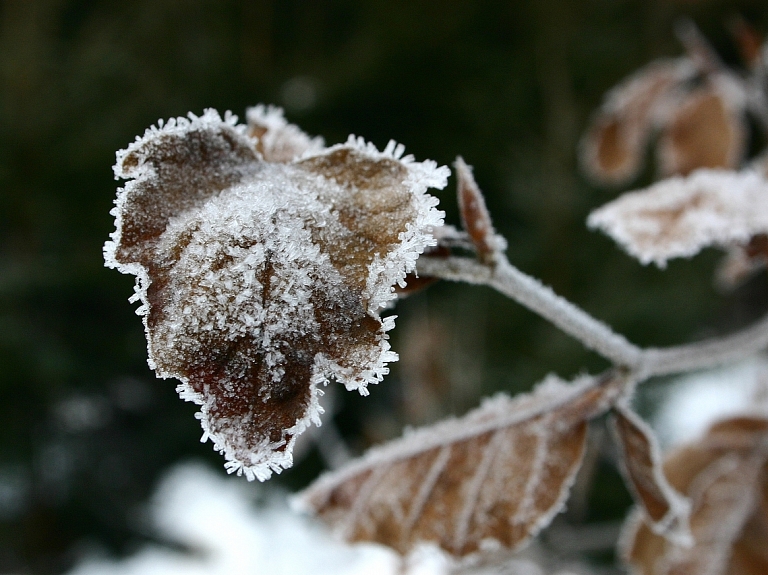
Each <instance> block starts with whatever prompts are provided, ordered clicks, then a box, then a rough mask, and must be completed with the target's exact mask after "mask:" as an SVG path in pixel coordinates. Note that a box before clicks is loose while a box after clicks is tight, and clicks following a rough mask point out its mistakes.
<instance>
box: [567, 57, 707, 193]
mask: <svg viewBox="0 0 768 575" xmlns="http://www.w3.org/2000/svg"><path fill="white" fill-rule="evenodd" d="M695 74H696V69H695V68H694V66H693V64H692V63H691V61H690V60H689V59H688V58H679V59H675V60H657V61H655V62H652V63H651V64H649V65H647V66H645V67H644V68H642V69H641V70H638V71H637V72H636V73H635V74H633V75H632V76H630V77H629V78H628V79H626V80H624V81H623V82H622V83H621V84H619V85H618V86H616V87H615V88H613V89H612V90H611V91H610V92H609V93H608V94H607V96H606V97H605V101H604V102H603V105H602V106H601V107H600V111H599V112H598V114H597V116H596V117H595V118H594V119H593V121H592V125H591V126H590V128H589V131H588V132H587V134H586V135H585V136H584V138H583V139H582V141H581V144H580V152H581V154H580V155H581V160H582V164H583V166H584V168H585V170H586V172H587V174H588V175H589V176H591V177H592V178H594V179H595V180H597V181H598V182H601V183H605V184H613V185H620V184H622V183H625V182H628V181H629V180H631V179H632V178H634V177H635V176H636V175H637V173H638V172H639V170H640V166H641V165H642V159H643V156H644V155H645V146H646V144H647V143H648V140H649V138H650V136H651V133H652V132H653V130H654V128H655V127H656V123H657V120H658V118H659V117H660V116H663V115H664V113H663V112H664V108H665V106H666V105H667V102H668V100H669V96H670V93H671V92H672V91H673V90H675V89H676V88H677V87H678V86H679V85H680V84H681V83H683V82H685V81H686V80H688V79H689V78H691V77H693V76H694V75H695Z"/></svg>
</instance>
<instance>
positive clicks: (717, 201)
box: [587, 170, 768, 268]
mask: <svg viewBox="0 0 768 575" xmlns="http://www.w3.org/2000/svg"><path fill="white" fill-rule="evenodd" d="M587 224H588V225H589V227H591V228H600V229H601V230H602V231H604V232H605V233H607V234H608V235H609V236H611V237H612V238H613V239H614V240H615V241H616V242H618V243H619V244H620V245H621V246H622V247H623V248H624V249H625V250H626V251H627V252H628V253H629V254H630V255H632V256H634V257H636V258H637V259H638V260H640V261H641V262H642V263H643V264H648V263H650V262H654V263H655V264H656V265H658V266H659V267H662V268H663V267H665V266H666V264H667V261H668V260H670V259H672V258H678V257H691V256H693V255H695V254H697V253H698V252H699V251H701V250H702V249H703V248H705V247H708V246H720V247H726V246H730V245H733V244H737V243H745V242H747V241H749V239H750V238H751V237H752V236H754V235H756V234H761V233H766V232H768V181H766V180H765V179H764V178H763V177H762V176H761V175H759V174H758V173H757V172H752V171H744V172H730V171H724V170H697V171H696V172H694V173H693V174H691V175H690V176H688V177H684V178H682V177H675V178H669V179H667V180H663V181H661V182H658V183H656V184H654V185H652V186H651V187H649V188H647V189H645V190H640V191H635V192H630V193H627V194H624V195H623V196H621V197H620V198H618V199H617V200H614V201H613V202H610V203H609V204H606V205H604V206H602V207H601V208H599V209H597V210H595V211H594V212H592V213H591V214H590V216H589V218H588V220H587Z"/></svg>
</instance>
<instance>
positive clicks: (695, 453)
mask: <svg viewBox="0 0 768 575" xmlns="http://www.w3.org/2000/svg"><path fill="white" fill-rule="evenodd" d="M767 440H768V420H765V419H763V418H757V417H737V418H733V419H729V420H725V421H722V422H720V423H717V424H715V425H714V426H712V428H711V429H710V431H709V433H708V434H707V435H706V437H704V438H703V439H702V440H701V441H700V442H698V443H695V444H692V445H689V446H687V447H683V448H681V449H678V450H676V451H674V452H673V453H672V454H671V455H670V456H669V457H668V458H667V461H666V463H665V473H666V475H667V477H668V478H669V481H670V483H671V484H672V485H673V486H674V487H675V488H676V489H677V490H678V491H680V492H681V493H684V494H685V495H687V496H688V497H689V498H690V500H691V504H692V508H691V518H690V524H691V533H692V535H693V540H694V545H693V546H689V547H686V546H681V545H675V544H674V543H672V542H670V541H669V540H668V539H665V538H663V537H661V536H659V535H657V534H655V533H653V531H652V530H651V529H650V528H649V527H648V526H647V524H646V523H645V521H644V520H643V518H642V516H641V515H640V514H638V513H635V514H634V515H633V516H631V517H630V519H629V521H628V525H627V528H626V531H625V534H624V536H623V538H622V539H623V542H622V546H623V548H624V555H625V559H626V560H627V561H628V562H629V563H630V564H631V565H632V567H633V569H634V571H633V572H634V573H637V574H642V575H677V574H681V575H682V574H688V573H691V574H693V573H695V574H697V575H725V574H726V573H727V574H729V575H757V574H759V573H766V572H768V552H767V551H766V545H765V541H766V539H765V536H766V534H768V499H767V498H766V495H768V493H767V491H768V486H767V485H766V479H767V476H766V471H767V469H766V459H768V452H767V451H766V445H767V443H766V441H767Z"/></svg>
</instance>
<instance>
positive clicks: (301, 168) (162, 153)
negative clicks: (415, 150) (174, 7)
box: [104, 107, 447, 480]
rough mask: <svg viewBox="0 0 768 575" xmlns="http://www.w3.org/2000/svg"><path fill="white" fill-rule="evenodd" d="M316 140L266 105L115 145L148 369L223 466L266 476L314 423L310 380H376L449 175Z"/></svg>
mask: <svg viewBox="0 0 768 575" xmlns="http://www.w3.org/2000/svg"><path fill="white" fill-rule="evenodd" d="M401 156H402V148H401V147H397V146H391V147H388V148H387V149H386V150H385V151H384V152H379V151H378V150H376V148H375V147H373V146H372V145H370V144H367V143H365V142H363V141H361V140H354V141H352V140H350V141H349V142H347V143H346V144H341V145H337V146H333V147H330V148H325V147H323V146H322V142H321V141H320V140H318V139H311V138H309V137H308V136H306V135H305V134H303V132H301V131H300V130H299V129H298V128H297V127H295V126H291V125H289V124H287V122H285V120H284V119H283V118H282V113H281V112H280V111H278V110H277V109H270V108H264V107H256V108H252V109H250V110H249V111H248V125H247V126H243V125H238V124H237V122H236V119H235V118H234V117H233V116H226V117H225V118H224V119H222V118H221V117H220V116H219V114H218V113H217V112H215V111H213V110H208V111H206V112H205V114H204V115H202V116H200V117H197V116H190V117H188V118H180V119H176V120H170V121H168V122H166V123H159V124H158V126H156V127H152V128H150V129H149V130H147V132H146V133H145V134H144V136H143V137H141V138H138V139H137V140H136V142H134V143H133V144H131V145H130V146H129V147H128V148H127V149H125V150H123V151H121V152H118V156H117V159H118V161H117V165H116V167H115V174H116V175H117V176H119V177H121V178H124V179H127V180H128V181H127V182H126V184H125V186H124V187H123V188H121V189H120V190H119V191H118V196H117V200H116V202H115V204H116V205H115V208H114V209H113V211H112V214H113V215H114V216H115V218H116V219H115V226H116V230H115V232H113V234H112V236H111V240H110V241H108V242H107V243H106V245H105V249H104V254H105V261H106V264H107V266H109V267H114V268H117V269H118V270H119V271H121V272H123V273H129V274H133V275H135V276H136V277H137V285H136V295H135V296H134V299H135V300H138V301H140V302H141V306H140V308H139V310H138V312H139V313H140V315H142V316H143V321H144V325H145V330H146V335H147V342H148V350H149V364H150V366H151V367H152V368H153V369H155V371H156V373H157V375H158V376H159V377H163V378H168V377H174V378H177V379H179V380H180V381H181V384H180V385H179V386H178V388H177V389H178V391H179V394H180V396H181V397H182V398H183V399H185V400H187V401H193V402H195V403H196V404H198V405H200V406H201V410H200V413H199V414H198V418H199V419H200V422H201V425H202V427H203V430H204V435H203V439H204V440H207V439H210V440H211V441H212V442H213V444H214V447H215V448H216V449H217V450H219V451H220V452H222V453H223V454H224V456H225V457H226V459H227V464H226V467H227V469H228V471H230V472H236V473H238V474H244V475H245V476H246V477H247V478H248V479H259V480H265V479H267V478H269V477H270V476H271V474H272V473H273V472H279V471H280V470H282V469H285V468H287V467H289V466H290V465H291V464H292V455H291V454H292V449H293V444H294V442H295V439H296V436H297V435H298V434H300V433H301V432H302V431H304V430H305V429H306V428H307V427H308V426H309V424H310V423H312V422H315V423H318V424H319V415H320V414H321V413H322V410H321V408H320V406H319V405H318V395H319V394H320V393H321V392H320V390H319V389H318V386H320V385H321V384H322V385H325V384H326V383H327V382H328V381H329V379H335V380H336V381H338V382H340V383H343V384H344V385H345V386H346V387H347V388H348V389H351V390H352V389H356V390H359V391H360V392H361V393H364V392H365V389H366V386H367V385H368V384H369V383H377V382H378V381H381V379H382V378H383V376H384V375H385V374H386V373H387V371H388V368H387V367H386V365H387V363H388V362H390V361H395V360H396V359H397V355H396V354H395V353H393V352H392V351H390V346H389V342H388V341H387V333H386V332H387V331H388V330H389V329H391V328H392V327H393V326H394V319H393V318H391V317H389V318H382V317H381V316H380V311H381V310H382V309H383V307H384V306H385V304H386V303H387V302H388V301H389V300H391V299H392V298H394V297H395V295H394V292H393V286H395V285H396V284H398V283H399V282H402V281H403V279H404V278H405V276H406V274H407V273H409V272H410V271H412V270H413V269H414V266H415V261H416V259H417V258H418V256H419V254H420V253H421V252H423V250H424V249H425V248H426V247H427V246H430V245H433V244H434V239H433V236H432V229H433V228H434V227H436V226H440V225H442V219H443V213H442V212H440V211H438V210H437V209H436V205H437V203H438V202H437V199H436V198H434V197H432V196H431V195H429V194H427V189H428V188H430V187H437V188H442V187H444V186H445V184H446V178H447V168H440V167H437V166H436V165H435V164H434V163H433V162H416V161H415V160H414V159H413V158H412V157H410V156H408V157H401Z"/></svg>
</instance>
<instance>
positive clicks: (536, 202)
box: [0, 0, 768, 573]
mask: <svg viewBox="0 0 768 575" xmlns="http://www.w3.org/2000/svg"><path fill="white" fill-rule="evenodd" d="M737 13H740V14H742V15H743V16H745V17H746V18H747V20H748V21H750V22H751V23H752V24H753V25H754V26H755V27H756V28H757V29H758V30H759V31H760V32H766V31H767V30H768V14H766V10H765V2H764V0H754V1H746V0H745V1H740V2H723V1H716V0H710V1H706V0H702V1H699V2H695V1H688V2H683V1H680V2H669V1H660V0H580V1H576V0H542V1H535V0H525V1H516V2H498V1H496V2H482V1H472V0H432V1H414V0H377V1H361V0H346V1H345V0H312V1H309V0H305V1H299V0H274V1H266V0H265V1H253V2H248V1H232V0H222V1H213V0H124V1H120V2H117V1H94V0H3V1H0V437H2V440H0V572H6V571H11V570H15V571H20V572H29V573H52V572H61V571H63V570H64V569H66V568H67V567H68V566H70V565H71V564H72V562H73V561H75V560H76V559H77V557H78V556H80V554H82V553H84V552H87V551H89V550H94V549H106V550H108V551H110V552H117V553H120V552H130V551H131V550H132V549H135V548H136V546H137V545H139V544H140V543H141V542H142V541H144V540H146V539H147V538H151V537H152V536H153V535H152V531H151V529H150V528H149V527H148V526H147V524H146V521H144V520H143V519H142V517H143V515H142V511H141V510H142V503H143V502H144V501H145V499H146V497H147V496H148V495H149V494H150V493H151V490H152V488H153V486H154V485H155V483H156V481H157V479H158V477H159V475H160V474H161V473H162V472H163V471H164V470H165V469H167V468H168V466H169V465H171V464H173V463H174V462H176V461H179V460H182V459H185V458H189V457H196V458H203V459H207V460H209V461H211V462H213V465H215V466H217V468H219V469H221V470H222V473H223V472H224V471H223V465H222V464H223V461H222V460H221V459H220V458H219V456H218V455H216V454H215V453H213V450H212V449H211V446H210V444H206V445H201V444H199V443H198V438H199V436H200V429H199V425H198V423H197V421H196V420H195V419H194V418H193V413H194V411H195V409H194V407H193V406H192V405H190V404H185V403H183V402H181V401H180V400H179V399H178V398H177V397H176V394H175V392H174V383H173V382H172V381H161V380H156V379H155V378H154V376H153V374H152V373H151V372H150V371H149V369H148V368H147V366H146V346H145V343H144V336H143V332H142V326H141V322H140V320H139V318H137V317H135V316H134V314H133V308H134V307H135V306H131V305H130V304H128V302H127V301H126V300H127V298H128V296H129V295H130V294H131V293H132V285H133V279H132V278H131V277H127V276H121V275H120V274H118V273H117V272H115V271H113V270H107V269H105V268H103V262H102V257H101V246H102V244H103V242H104V241H105V240H106V239H107V237H108V234H109V232H110V231H111V230H112V229H113V218H112V217H111V216H110V215H109V214H108V212H109V210H110V208H111V205H112V201H113V198H114V196H115V188H116V186H117V185H118V184H117V183H116V182H115V181H114V180H113V177H112V170H111V166H112V164H113V163H114V153H115V151H116V150H118V149H120V148H123V147H125V146H127V145H128V144H129V143H130V142H131V141H132V140H133V138H134V137H135V136H136V135H138V134H141V133H143V131H144V129H145V128H146V127H148V126H149V125H150V124H152V123H154V122H156V121H157V120H158V119H159V118H168V117H172V116H178V115H184V114H186V113H187V112H188V111H193V112H195V113H201V112H202V111H203V109H204V108H206V107H214V108H217V109H219V110H220V111H222V112H223V111H224V110H227V109H229V110H232V111H233V112H235V113H237V114H240V115H241V117H242V115H243V113H244V110H245V108H246V107H247V106H249V105H254V104H256V103H259V102H265V103H275V104H278V105H283V106H285V107H286V114H287V116H288V118H289V119H290V120H291V121H293V122H295V123H297V124H299V125H300V126H301V127H302V128H303V129H305V130H306V131H307V132H308V133H310V134H320V135H323V136H324V137H325V138H326V142H328V143H335V142H338V141H340V140H343V139H346V136H347V135H348V134H349V133H355V134H358V135H362V136H364V137H365V138H366V139H369V140H371V141H373V142H374V143H375V144H377V145H378V146H380V147H381V146H383V145H385V144H386V142H387V141H388V140H389V139H390V138H393V139H396V140H397V141H399V142H402V143H404V144H405V145H406V149H407V150H408V151H409V152H410V153H413V154H414V155H415V156H416V157H417V158H418V159H425V158H431V159H434V160H436V161H438V162H440V163H441V164H450V163H451V162H452V161H453V159H454V158H455V156H456V155H457V154H461V155H462V156H463V157H464V158H465V159H466V161H467V162H468V163H470V164H473V165H474V166H475V174H476V177H477V180H478V182H479V183H480V185H481V187H482V188H483V189H484V191H485V192H486V194H487V198H488V204H489V207H490V209H491V212H492V214H493V217H494V221H495V223H496V224H497V227H498V229H499V230H500V231H501V232H502V233H503V234H505V235H506V237H507V238H508V239H509V243H510V249H509V255H510V259H511V260H512V262H513V263H515V264H516V265H518V266H519V267H520V268H522V269H523V270H525V271H527V272H529V273H532V274H534V275H536V276H538V277H540V278H541V279H542V280H543V281H544V282H546V283H547V284H550V285H551V286H553V288H554V289H555V290H556V291H557V292H558V293H560V294H563V295H565V296H567V297H568V298H570V299H571V300H573V301H575V302H577V303H578V304H579V305H581V306H583V307H584V308H585V309H587V310H588V311H589V312H591V313H593V314H595V315H596V316H597V317H599V318H601V319H603V320H605V321H607V322H608V323H609V324H611V325H612V326H614V327H615V328H616V329H617V330H619V331H620V332H622V333H624V334H626V335H627V336H628V337H629V338H630V339H632V340H633V341H635V342H637V343H640V344H655V345H663V344H671V343H676V342H682V341H688V340H690V339H692V338H695V337H701V336H704V335H708V334H711V333H714V332H715V331H717V330H723V329H726V328H730V327H734V326H736V325H738V324H741V323H744V322H745V321H747V320H748V319H749V318H750V317H752V316H753V315H754V307H755V304H754V303H753V301H752V300H754V299H755V298H754V294H755V293H759V292H760V290H761V289H762V286H763V283H764V279H763V278H758V279H757V280H756V281H755V282H753V283H752V284H751V285H749V286H747V287H746V288H744V289H742V290H740V291H739V292H737V293H736V294H735V295H730V296H727V297H723V296H721V295H719V294H717V293H716V292H715V290H714V289H713V288H712V287H711V286H712V281H711V270H712V267H713V265H714V264H715V262H716V261H717V257H718V256H717V254H715V253H714V252H711V253H710V252H707V253H705V254H703V255H702V256H699V257H698V258H697V259H695V260H694V261H684V262H675V263H673V264H672V265H671V266H670V268H669V269H668V270H667V271H665V272H660V271H658V270H656V269H655V268H643V267H641V266H640V265H638V264H637V263H635V262H634V261H632V260H631V259H630V258H628V257H626V256H625V255H624V254H623V253H621V252H620V251H619V250H618V249H617V248H616V247H615V246H614V245H613V244H612V243H611V242H610V241H609V240H608V239H607V238H605V237H603V236H601V235H599V234H596V233H592V232H589V231H587V230H586V229H585V226H584V220H585V217H586V215H587V214H588V213H589V211H590V210H591V209H593V208H594V207H596V206H598V205H600V204H602V203H604V202H605V201H607V200H609V199H610V198H612V197H613V196H614V195H615V194H616V193H617V192H616V191H605V190H600V189H598V188H596V187H593V186H591V185H590V184H589V183H588V182H587V181H585V180H584V179H583V178H582V176H581V175H580V174H579V170H578V163H577V160H576V154H575V150H576V145H577V142H578V138H579V135H580V133H581V132H583V130H584V129H585V127H586V125H587V123H588V119H589V117H590V114H591V113H592V111H593V110H594V109H595V108H596V106H597V105H598V104H599V103H600V101H601V98H602V95H603V94H604V92H605V91H606V90H608V89H609V88H610V87H611V86H612V85H614V84H615V83H616V82H618V81H619V80H621V79H622V78H623V77H625V76H626V75H628V74H629V73H631V72H632V71H633V70H635V69H637V68H638V67H640V66H642V65H643V64H645V63H647V62H648V61H650V60H651V59H653V58H656V57H659V56H664V55H677V54H679V53H680V48H679V46H678V44H677V42H676V41H675V39H674V35H673V32H672V29H673V24H674V22H675V20H676V18H677V17H678V16H680V15H681V14H687V15H689V16H691V17H692V18H693V19H694V20H695V21H696V22H697V23H698V24H699V26H700V27H701V28H702V29H703V31H704V33H705V34H706V35H707V36H708V37H709V38H710V39H711V40H712V42H713V43H714V45H715V46H716V47H717V49H718V50H719V51H720V52H721V53H722V54H723V56H724V58H725V59H726V60H727V61H729V62H734V63H735V62H736V60H737V55H736V50H735V47H734V45H733V43H732V41H731V40H730V37H729V36H728V32H727V24H728V22H729V20H730V18H732V17H733V16H734V15H736V14H737ZM302 86H304V87H305V91H304V92H302V91H301V88H302ZM307 87H308V88H307ZM307 89H308V90H310V91H311V92H313V93H314V100H313V101H312V98H307V97H306V93H307V92H306V90H307ZM302 95H304V96H302ZM310 95H311V94H310ZM652 173H653V169H652V167H651V168H649V169H648V170H646V173H645V175H644V176H643V177H642V178H643V179H641V180H640V182H639V184H643V183H648V182H649V181H650V178H651V177H652ZM454 186H455V184H454V181H453V179H452V180H451V182H450V184H449V187H448V188H447V189H446V190H445V191H443V192H442V193H441V194H440V197H441V199H442V200H443V207H444V209H445V210H446V211H447V213H448V218H449V221H451V222H454V223H456V221H457V216H456V207H455V200H454V198H453V194H454V189H455V187H454ZM397 313H398V314H399V315H400V319H399V320H398V328H397V329H396V330H395V331H394V332H393V347H394V349H395V350H396V351H399V352H401V354H402V355H403V362H401V364H398V365H400V366H401V367H400V368H398V366H397V365H395V366H393V367H394V369H393V374H392V376H390V377H389V378H388V379H387V380H385V382H384V383H382V384H381V385H380V386H378V387H377V388H374V389H372V396H371V397H369V398H359V397H355V396H353V395H352V394H347V393H342V392H339V393H337V394H335V399H336V403H337V409H338V414H337V417H336V420H337V424H338V427H339V429H340V430H341V431H342V432H343V434H344V435H345V436H346V437H347V439H348V441H349V443H350V445H351V446H352V448H353V449H361V448H363V447H365V446H366V445H367V444H369V443H370V442H371V441H374V440H378V439H382V438H386V437H391V436H392V435H394V434H397V433H399V429H400V427H401V426H402V425H403V424H404V423H422V422H425V421H429V420H433V419H435V418H437V417H441V416H443V415H445V414H447V413H452V412H453V413H463V412H464V411H465V410H466V409H468V408H470V407H472V406H474V405H476V404H477V402H478V401H479V398H480V396H481V395H484V394H488V393H491V392H493V391H496V390H500V389H505V390H510V391H512V392H517V391H520V390H525V389H529V388H530V387H531V386H532V385H533V384H534V383H535V382H536V381H538V380H539V379H541V378H542V377H543V376H544V375H545V374H546V373H548V372H551V371H554V372H556V373H558V374H560V375H561V376H563V377H572V376H573V375H575V374H577V373H579V372H580V371H582V370H590V371H593V372H594V371H597V370H600V369H602V368H603V367H605V363H604V362H603V361H602V360H601V359H600V358H598V357H597V356H595V355H592V354H590V353H588V352H585V351H584V350H583V348H582V347H581V346H580V345H579V344H578V343H575V342H573V341H571V340H570V339H569V338H568V337H566V336H564V335H562V334H560V333H558V332H557V331H556V330H555V329H553V328H552V327H550V326H549V325H547V324H546V323H545V322H543V321H542V320H540V319H538V318H536V317H535V316H534V315H533V314H531V313H529V312H527V311H525V310H523V309H522V308H520V307H519V306H517V305H516V304H514V303H512V302H510V301H506V300H504V299H502V298H501V297H499V296H497V295H496V294H493V293H491V292H490V291H489V290H487V289H484V288H474V287H470V286H456V285H439V286H436V287H433V288H431V289H430V290H429V291H428V292H426V293H423V294H420V295H418V296H414V297H413V298H411V299H409V300H406V301H405V302H403V303H402V304H400V305H399V306H398V310H397ZM409 350H413V351H412V352H411V353H410V355H411V356H414V355H415V356H416V358H415V359H414V358H413V357H411V358H410V359H408V358H406V357H405V356H406V355H407V354H408V353H409ZM409 373H410V374H416V376H414V377H413V379H414V380H415V381H417V384H418V385H417V388H413V387H409V385H408V384H407V382H406V381H405V380H406V379H407V377H405V376H406V375H407V374H409ZM425 373H426V374H427V375H426V376H424V374H425ZM418 374H422V376H423V377H422V376H419V375H418ZM422 380H423V381H422ZM419 381H421V383H419ZM424 382H426V383H424ZM430 382H431V383H433V384H435V385H436V388H435V389H432V388H430V387H429V385H430ZM435 382H437V383H435ZM418 386H421V387H418ZM441 386H442V387H441ZM319 469H320V457H319V456H318V454H317V452H316V451H315V452H312V453H310V455H309V456H308V457H307V458H306V459H304V460H303V461H302V462H301V463H300V464H299V465H298V466H297V468H296V469H294V470H291V471H289V472H286V473H285V474H283V476H281V477H280V478H278V479H277V480H276V481H278V482H283V483H284V484H287V485H289V486H291V487H297V486H300V485H303V484H305V483H306V482H307V481H308V480H309V479H310V478H311V477H312V476H313V475H314V474H316V473H317V472H318V470H319ZM604 475H605V476H601V479H600V481H601V482H602V483H600V485H601V490H602V491H601V492H602V493H604V494H608V495H605V496H603V497H599V498H593V499H594V501H593V506H592V508H593V511H592V512H591V513H587V514H585V515H584V516H583V517H582V518H583V519H587V520H590V519H605V518H617V517H620V516H621V515H622V514H623V512H624V506H625V505H626V502H627V500H628V499H627V496H626V493H625V492H623V491H622V489H623V488H622V487H620V485H619V484H618V483H617V481H616V480H615V477H614V475H611V472H606V474H604ZM605 485H607V487H605Z"/></svg>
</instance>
